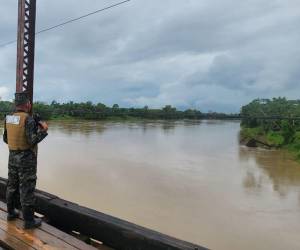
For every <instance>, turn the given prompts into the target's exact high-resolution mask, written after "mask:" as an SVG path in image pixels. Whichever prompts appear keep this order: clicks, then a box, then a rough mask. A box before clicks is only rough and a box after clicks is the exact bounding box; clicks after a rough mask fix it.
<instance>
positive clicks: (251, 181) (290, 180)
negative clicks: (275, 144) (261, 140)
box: [240, 147, 300, 196]
mask: <svg viewBox="0 0 300 250" xmlns="http://www.w3.org/2000/svg"><path fill="white" fill-rule="evenodd" d="M240 159H241V160H242V161H249V160H251V159H253V160H255V162H256V165H257V166H258V167H259V168H260V169H261V170H262V173H261V174H260V175H259V176H256V175H255V174H256V173H257V170H256V169H252V170H248V172H247V176H246V177H245V181H244V184H245V187H246V188H253V189H257V188H261V187H262V186H263V183H264V180H263V177H262V176H263V175H267V176H268V177H269V179H270V180H271V181H272V186H273V190H274V191H277V192H278V193H279V194H280V195H281V196H286V195H287V194H288V193H289V190H294V189H296V190H297V189H298V187H299V186H300V171H299V170H300V167H299V164H298V163H297V162H295V161H293V160H292V159H291V156H290V155H289V154H288V153H287V152H285V151H278V150H272V151H267V150H264V149H255V150H253V149H249V148H246V147H241V148H240Z"/></svg>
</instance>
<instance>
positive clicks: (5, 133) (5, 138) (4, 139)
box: [3, 118, 7, 144]
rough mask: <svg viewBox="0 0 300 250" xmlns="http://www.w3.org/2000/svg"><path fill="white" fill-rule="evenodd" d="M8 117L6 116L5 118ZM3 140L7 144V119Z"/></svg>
mask: <svg viewBox="0 0 300 250" xmlns="http://www.w3.org/2000/svg"><path fill="white" fill-rule="evenodd" d="M5 119H6V118H5ZM3 141H4V142H5V143H6V144H7V130H6V121H5V122H4V133H3Z"/></svg>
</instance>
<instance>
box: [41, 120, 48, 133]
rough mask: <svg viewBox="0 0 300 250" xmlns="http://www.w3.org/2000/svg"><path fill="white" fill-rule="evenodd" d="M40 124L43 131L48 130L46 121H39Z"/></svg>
mask: <svg viewBox="0 0 300 250" xmlns="http://www.w3.org/2000/svg"><path fill="white" fill-rule="evenodd" d="M39 125H40V127H41V128H42V130H43V131H46V132H47V131H48V124H47V123H46V122H39Z"/></svg>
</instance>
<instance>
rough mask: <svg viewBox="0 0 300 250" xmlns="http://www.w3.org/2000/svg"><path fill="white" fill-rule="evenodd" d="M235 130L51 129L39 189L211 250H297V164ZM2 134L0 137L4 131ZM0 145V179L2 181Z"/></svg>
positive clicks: (198, 125) (229, 125)
mask: <svg viewBox="0 0 300 250" xmlns="http://www.w3.org/2000/svg"><path fill="white" fill-rule="evenodd" d="M238 132H239V123H238V122H223V121H203V122H188V121H185V122H184V121H181V122H137V123H113V122H76V123H71V122H55V123H51V126H50V132H49V137H48V138H47V141H45V142H44V143H42V144H41V145H40V148H39V150H40V151H39V166H38V177H39V179H38V188H40V189H43V190H46V191H48V192H51V193H54V194H57V195H59V196H61V197H62V198H65V199H68V200H71V201H74V202H77V203H80V204H82V205H84V206H88V207H91V208H94V209H96V210H99V211H102V212H105V213H108V214H111V215H114V216H117V217H120V218H123V219H125V220H129V221H131V222H134V223H137V224H140V225H143V226H146V227H149V228H152V229H155V230H158V231H161V232H163V233H166V234H169V235H172V236H175V237H178V238H180V239H184V240H187V241H191V242H194V243H198V244H200V245H204V246H206V247H209V248H211V249H216V250H228V249H230V250H242V249H243V250H253V249H259V250H260V249H261V250H294V249H295V250H296V249H297V250H298V249H300V165H299V164H297V163H295V162H293V161H292V160H291V159H290V158H289V157H288V156H287V155H286V154H285V153H283V152H279V151H266V150H261V149H249V148H245V147H242V146H240V145H239V143H238ZM1 133H2V131H1ZM7 156H8V151H7V148H6V145H4V144H3V143H0V166H1V167H0V175H1V176H2V177H6V176H7Z"/></svg>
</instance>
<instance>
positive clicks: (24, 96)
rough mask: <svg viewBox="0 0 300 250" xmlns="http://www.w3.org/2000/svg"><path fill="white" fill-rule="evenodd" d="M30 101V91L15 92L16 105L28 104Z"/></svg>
mask: <svg viewBox="0 0 300 250" xmlns="http://www.w3.org/2000/svg"><path fill="white" fill-rule="evenodd" d="M29 101H30V99H29V95H28V93H26V92H22V93H16V94H15V104H16V106H18V105H23V104H26V103H27V102H29Z"/></svg>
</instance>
